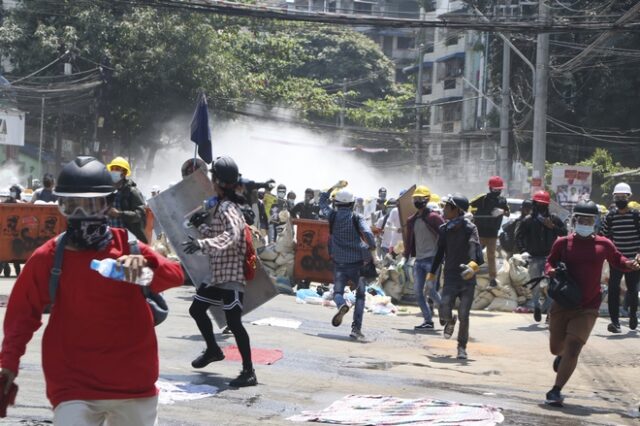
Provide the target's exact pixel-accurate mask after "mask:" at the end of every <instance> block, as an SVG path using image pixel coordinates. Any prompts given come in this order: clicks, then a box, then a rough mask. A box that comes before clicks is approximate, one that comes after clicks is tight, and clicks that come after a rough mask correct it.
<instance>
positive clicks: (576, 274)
mask: <svg viewBox="0 0 640 426" xmlns="http://www.w3.org/2000/svg"><path fill="white" fill-rule="evenodd" d="M567 243H568V245H566V244H567ZM565 247H566V250H565ZM605 260H606V261H608V262H609V265H610V266H612V267H613V268H616V269H620V270H623V271H629V269H627V268H626V267H625V265H624V264H625V262H627V261H628V260H629V259H627V258H626V257H624V256H623V255H622V253H620V252H619V251H618V249H617V248H616V247H615V246H614V245H613V243H612V242H611V241H610V240H609V239H608V238H605V237H601V236H599V235H598V236H596V237H593V238H581V237H578V236H575V235H571V236H570V237H561V238H558V239H557V240H556V241H555V242H554V243H553V246H552V247H551V253H550V254H549V257H548V258H547V263H546V265H545V272H546V273H549V270H551V269H552V268H555V267H556V265H557V263H558V262H564V263H565V264H566V265H567V270H568V271H569V275H570V276H571V277H572V278H573V279H574V280H575V282H576V283H577V284H578V285H579V286H580V288H581V289H582V302H581V304H580V305H581V307H583V308H586V309H598V308H599V307H600V303H601V302H602V291H601V288H600V279H601V277H602V265H603V263H604V261H605Z"/></svg>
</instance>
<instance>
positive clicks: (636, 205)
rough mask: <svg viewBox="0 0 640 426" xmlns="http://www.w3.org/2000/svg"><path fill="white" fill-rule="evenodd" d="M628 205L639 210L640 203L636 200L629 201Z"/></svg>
mask: <svg viewBox="0 0 640 426" xmlns="http://www.w3.org/2000/svg"><path fill="white" fill-rule="evenodd" d="M628 207H629V208H630V209H633V210H640V203H638V202H637V201H629V206H628Z"/></svg>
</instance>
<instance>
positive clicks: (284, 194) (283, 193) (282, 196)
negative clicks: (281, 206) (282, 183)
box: [277, 191, 287, 199]
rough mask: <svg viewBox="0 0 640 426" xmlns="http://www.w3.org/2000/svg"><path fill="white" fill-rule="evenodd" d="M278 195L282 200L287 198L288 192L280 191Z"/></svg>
mask: <svg viewBox="0 0 640 426" xmlns="http://www.w3.org/2000/svg"><path fill="white" fill-rule="evenodd" d="M277 194H278V198H280V199H282V198H284V197H286V195H287V191H278V192H277Z"/></svg>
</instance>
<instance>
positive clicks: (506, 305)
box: [485, 297, 518, 312]
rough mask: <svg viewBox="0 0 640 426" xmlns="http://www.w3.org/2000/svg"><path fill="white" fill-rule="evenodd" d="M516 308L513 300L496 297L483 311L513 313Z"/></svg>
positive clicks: (516, 304) (516, 305)
mask: <svg viewBox="0 0 640 426" xmlns="http://www.w3.org/2000/svg"><path fill="white" fill-rule="evenodd" d="M517 307H518V303H517V302H516V301H515V300H511V299H505V298H502V297H496V298H495V299H493V300H492V301H491V303H490V304H489V306H487V307H486V308H485V310H486V311H499V312H513V310H514V309H515V308H517Z"/></svg>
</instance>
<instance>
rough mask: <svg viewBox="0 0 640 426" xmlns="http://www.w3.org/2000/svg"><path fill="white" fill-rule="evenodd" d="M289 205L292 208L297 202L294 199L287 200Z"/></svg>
mask: <svg viewBox="0 0 640 426" xmlns="http://www.w3.org/2000/svg"><path fill="white" fill-rule="evenodd" d="M287 205H288V206H289V209H292V208H293V207H294V206H295V205H296V202H295V201H294V200H287Z"/></svg>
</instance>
